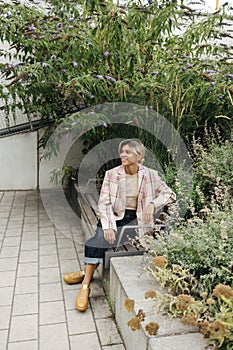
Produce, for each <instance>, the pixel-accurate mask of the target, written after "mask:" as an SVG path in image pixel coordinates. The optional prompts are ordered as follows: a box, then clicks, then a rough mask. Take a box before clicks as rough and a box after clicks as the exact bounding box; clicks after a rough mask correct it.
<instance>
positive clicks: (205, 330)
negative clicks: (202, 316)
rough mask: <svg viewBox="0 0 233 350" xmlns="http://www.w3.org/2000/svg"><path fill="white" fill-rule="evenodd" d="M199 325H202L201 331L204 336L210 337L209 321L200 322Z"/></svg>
mask: <svg viewBox="0 0 233 350" xmlns="http://www.w3.org/2000/svg"><path fill="white" fill-rule="evenodd" d="M198 326H199V327H200V333H201V334H202V335H203V336H204V338H209V337H210V332H209V322H208V321H201V322H198Z"/></svg>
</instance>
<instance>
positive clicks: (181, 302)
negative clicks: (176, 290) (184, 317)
mask: <svg viewBox="0 0 233 350" xmlns="http://www.w3.org/2000/svg"><path fill="white" fill-rule="evenodd" d="M192 303H193V299H192V297H191V296H190V295H186V294H180V295H178V297H177V302H176V308H177V309H178V310H182V311H184V310H187V309H188V307H189V305H190V304H192Z"/></svg>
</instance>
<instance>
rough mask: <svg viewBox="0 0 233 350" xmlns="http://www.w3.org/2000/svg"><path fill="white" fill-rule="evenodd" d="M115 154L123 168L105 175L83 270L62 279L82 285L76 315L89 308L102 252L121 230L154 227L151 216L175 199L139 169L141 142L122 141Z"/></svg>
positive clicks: (150, 173)
mask: <svg viewBox="0 0 233 350" xmlns="http://www.w3.org/2000/svg"><path fill="white" fill-rule="evenodd" d="M118 151H119V155H120V159H121V162H122V164H121V165H120V166H117V167H115V168H113V169H111V170H109V171H107V172H106V174H105V177H104V181H103V185H102V188H101V192H100V198H99V203H98V209H99V218H100V219H99V221H98V224H97V228H96V233H95V236H94V237H92V238H91V239H89V240H88V241H87V242H86V243H85V257H84V263H85V269H84V271H79V272H71V273H68V274H65V275H64V281H65V282H66V283H68V284H74V283H81V282H82V286H81V288H80V291H79V293H78V296H77V299H76V309H77V310H79V311H85V310H86V309H87V307H88V297H89V294H90V282H91V279H92V276H93V273H94V271H95V269H96V268H97V267H98V265H99V264H100V263H103V259H104V253H105V251H106V250H107V249H108V248H109V247H112V246H113V245H114V243H116V241H117V238H118V236H119V231H120V228H121V227H122V226H125V225H128V224H130V225H132V224H136V223H138V224H139V225H142V224H148V223H152V224H153V215H154V213H155V212H157V211H158V210H159V209H161V208H162V207H163V206H165V205H166V204H168V203H170V202H171V201H173V200H174V199H175V194H174V193H173V192H172V190H171V189H170V188H168V186H167V185H166V184H165V183H164V182H163V181H162V180H161V178H160V177H159V176H158V173H157V171H155V170H153V169H150V168H147V167H145V166H143V165H142V164H143V161H144V156H145V147H144V145H143V144H142V143H141V141H139V140H138V139H127V140H124V141H122V142H121V143H120V145H119V148H118ZM134 232H135V231H134ZM131 235H132V232H131ZM134 235H135V233H134Z"/></svg>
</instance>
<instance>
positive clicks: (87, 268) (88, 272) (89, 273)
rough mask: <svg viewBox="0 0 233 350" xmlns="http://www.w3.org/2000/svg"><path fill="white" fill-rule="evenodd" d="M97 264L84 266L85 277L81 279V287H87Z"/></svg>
mask: <svg viewBox="0 0 233 350" xmlns="http://www.w3.org/2000/svg"><path fill="white" fill-rule="evenodd" d="M98 265H99V264H86V266H85V277H84V279H83V285H87V286H88V287H89V285H90V282H91V279H92V276H93V274H94V272H95V269H96V268H97V267H98Z"/></svg>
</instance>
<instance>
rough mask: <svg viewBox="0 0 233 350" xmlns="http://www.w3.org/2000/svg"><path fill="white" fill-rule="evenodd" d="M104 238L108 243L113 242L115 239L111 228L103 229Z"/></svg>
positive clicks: (114, 233)
mask: <svg viewBox="0 0 233 350" xmlns="http://www.w3.org/2000/svg"><path fill="white" fill-rule="evenodd" d="M104 239H105V240H106V241H108V243H110V244H113V243H114V242H115V240H116V232H115V231H114V230H112V229H109V230H104Z"/></svg>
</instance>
